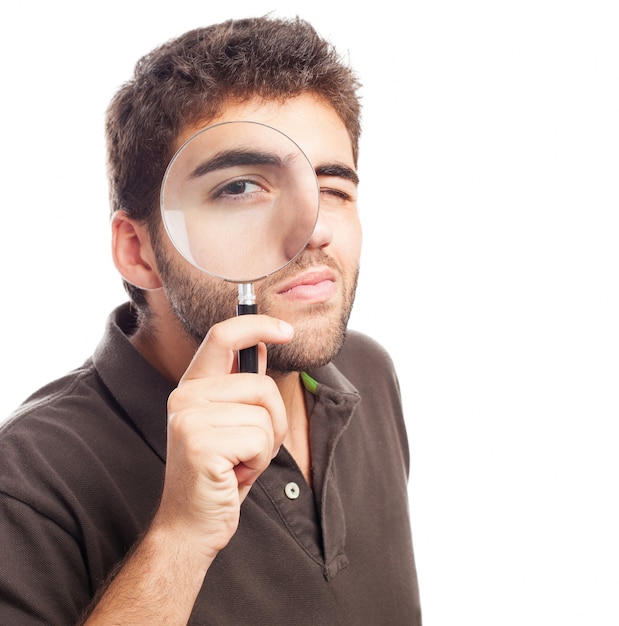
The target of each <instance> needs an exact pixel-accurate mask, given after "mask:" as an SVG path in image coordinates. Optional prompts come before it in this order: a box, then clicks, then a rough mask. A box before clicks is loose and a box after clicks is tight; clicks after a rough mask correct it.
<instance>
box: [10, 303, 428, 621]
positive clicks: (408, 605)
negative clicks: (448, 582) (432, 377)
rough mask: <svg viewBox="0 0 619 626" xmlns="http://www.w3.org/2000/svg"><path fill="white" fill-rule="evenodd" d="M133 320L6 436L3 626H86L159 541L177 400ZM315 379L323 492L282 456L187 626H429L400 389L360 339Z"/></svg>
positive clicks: (316, 449)
mask: <svg viewBox="0 0 619 626" xmlns="http://www.w3.org/2000/svg"><path fill="white" fill-rule="evenodd" d="M132 324H133V320H132V319H131V317H130V314H129V310H128V308H127V307H121V308H119V309H118V310H117V311H115V312H114V314H113V315H112V316H111V317H110V320H109V323H108V327H107V329H106V333H105V336H104V338H103V340H102V342H101V343H100V345H99V347H98V348H97V350H96V352H95V354H94V355H93V358H92V359H90V360H89V361H87V362H86V363H85V364H84V366H83V367H82V368H80V369H78V370H76V371H74V372H72V373H71V374H70V375H68V376H66V377H64V378H62V379H60V380H58V381H55V382H54V383H52V384H50V385H48V386H47V387H45V388H43V389H42V390H40V391H39V392H37V393H36V394H35V395H34V396H32V398H30V399H29V400H28V401H27V402H26V403H25V404H24V405H23V406H22V407H21V408H20V409H19V410H18V411H17V413H16V414H15V415H14V417H13V418H12V419H11V420H10V421H9V422H8V423H7V424H6V425H5V426H4V427H3V428H2V431H1V432H0V467H1V468H2V469H1V471H0V554H1V555H2V556H1V558H0V622H1V623H3V624H4V623H6V624H16V625H17V624H19V625H20V626H29V625H34V624H45V626H53V625H56V624H57V625H59V626H60V625H62V626H66V625H68V624H73V623H75V621H76V619H77V618H78V616H79V615H80V613H81V611H82V610H83V609H84V607H86V606H87V605H88V603H89V602H90V600H91V598H92V596H93V594H94V593H95V591H96V590H97V588H98V587H99V586H100V585H101V584H102V582H103V581H104V580H105V579H106V578H107V576H108V574H109V572H110V570H111V569H112V568H113V567H114V565H115V564H117V563H118V562H119V561H120V560H122V559H123V557H124V555H125V554H126V552H127V550H129V548H130V547H131V546H132V545H133V544H134V542H135V541H136V539H137V538H138V537H139V535H140V533H142V532H143V531H144V530H145V528H146V527H147V525H148V523H149V520H150V519H151V517H152V515H153V513H154V511H155V510H156V507H157V504H158V501H159V496H160V493H161V487H162V484H163V475H164V463H165V450H166V401H167V397H168V395H169V394H170V392H171V391H172V386H171V385H170V383H169V382H167V381H166V380H164V379H163V378H162V377H161V376H160V375H159V374H158V373H157V372H156V371H155V370H154V369H153V368H152V367H151V366H150V365H149V364H148V363H147V362H146V361H145V360H144V359H143V358H142V357H141V356H140V355H139V354H138V353H137V352H136V351H135V350H134V349H133V347H132V345H131V343H130V342H129V341H128V339H127V337H126V334H127V333H128V332H129V329H130V328H131V326H132ZM310 374H311V378H307V379H306V387H307V388H309V390H311V391H308V400H309V406H310V409H311V417H310V420H311V421H310V439H311V441H310V443H311V454H312V472H313V488H310V487H309V486H308V485H307V483H306V482H305V480H304V478H303V475H302V473H301V472H300V470H299V468H298V467H297V465H296V463H295V461H294V459H293V458H292V457H291V456H290V454H289V453H288V452H287V450H286V449H285V448H282V449H281V451H280V453H279V455H278V456H277V457H276V458H275V459H274V461H273V462H272V463H271V466H270V467H269V468H268V469H267V470H266V471H265V472H264V474H263V475H262V476H261V477H260V479H259V480H258V481H257V483H256V484H255V485H254V486H253V487H252V490H251V492H250V494H249V496H248V498H247V499H246V501H245V502H244V503H243V506H242V509H241V520H240V524H239V529H238V531H237V533H236V534H235V535H234V537H233V538H232V540H231V541H230V543H229V544H228V546H227V547H226V548H225V549H224V550H222V552H221V553H220V554H219V555H218V556H217V558H216V559H215V562H214V563H213V565H212V566H211V568H210V569H209V571H208V573H207V575H206V578H205V581H204V585H203V588H202V591H201V593H200V595H199V597H198V599H197V601H196V604H195V607H194V611H193V615H192V618H191V620H190V624H200V625H202V624H204V625H207V624H208V625H230V626H231V625H234V626H240V625H243V624H251V625H253V626H256V625H261V624H265V625H266V624H268V625H269V626H273V625H276V626H279V625H282V626H284V625H285V626H292V625H294V626H304V625H307V626H321V625H324V626H337V625H340V624H341V625H344V624H345V625H350V626H379V625H385V626H387V625H388V626H400V625H401V626H405V625H406V626H416V625H417V624H420V623H421V618H420V610H419V597H418V590H417V577H416V572H415V564H414V558H413V549H412V542H411V533H410V521H409V512H408V500H407V474H408V463H409V459H408V446H407V441H406V433H405V429H404V421H403V419H402V412H401V404H400V396H399V389H398V384H397V379H396V377H395V374H394V372H393V367H392V364H391V361H390V359H389V357H388V356H387V354H386V353H385V352H384V350H383V349H382V348H380V346H378V345H377V344H376V343H374V342H373V341H371V340H370V339H368V338H367V337H364V336H362V335H360V334H358V333H352V332H350V333H349V334H348V337H347V340H346V343H345V346H344V348H343V349H342V352H341V353H340V355H339V356H338V358H337V359H336V360H335V361H334V363H332V364H329V365H328V366H326V367H324V368H321V369H319V370H316V371H315V372H311V373H310Z"/></svg>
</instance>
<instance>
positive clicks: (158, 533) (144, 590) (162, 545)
mask: <svg viewBox="0 0 619 626" xmlns="http://www.w3.org/2000/svg"><path fill="white" fill-rule="evenodd" d="M213 559H214V555H213V557H205V556H204V553H203V552H202V551H200V550H195V549H194V546H193V544H192V542H191V541H189V540H188V539H187V538H186V537H183V536H182V534H179V533H178V532H175V531H173V529H171V528H168V529H166V528H160V527H151V529H150V530H149V531H148V532H147V534H146V535H145V536H144V538H143V539H142V541H140V543H139V544H137V545H136V547H135V548H134V549H133V550H132V551H131V552H130V554H129V556H128V557H127V559H126V560H125V561H124V563H123V565H122V567H121V568H120V569H119V570H118V572H117V573H116V574H115V575H114V576H112V577H111V578H110V581H109V583H108V584H107V585H106V586H105V587H104V588H103V590H102V591H101V592H100V593H98V594H97V596H96V598H95V600H94V601H93V603H92V606H91V609H90V611H89V612H88V614H87V616H86V618H85V620H84V621H82V622H81V623H82V624H83V625H84V626H97V625H106V626H111V625H119V626H120V625H121V624H122V625H123V626H129V625H131V626H139V625H140V624H145V625H148V626H152V624H170V625H175V624H179V625H180V624H182V625H185V624H187V622H188V620H189V617H190V615H191V611H192V609H193V606H194V603H195V600H196V597H197V595H198V592H199V591H200V588H201V586H202V583H203V581H204V576H205V575H206V571H207V570H208V567H209V566H210V564H211V563H212V561H213Z"/></svg>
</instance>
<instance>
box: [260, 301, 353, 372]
mask: <svg viewBox="0 0 619 626" xmlns="http://www.w3.org/2000/svg"><path fill="white" fill-rule="evenodd" d="M284 319H285V318H284ZM286 321H288V322H289V323H291V324H292V325H293V326H294V329H295V334H294V338H293V339H292V341H291V342H290V343H287V344H282V345H269V346H268V356H267V367H268V369H269V370H270V371H273V372H280V373H285V372H302V371H309V370H313V369H316V368H318V367H322V366H323V365H326V364H327V363H329V362H330V361H332V360H333V359H334V358H335V356H336V355H337V354H338V352H339V351H340V349H341V348H342V344H343V343H344V337H345V335H346V324H347V322H348V317H347V316H346V318H341V317H340V316H338V317H337V318H334V316H333V315H326V314H325V313H324V312H320V311H316V310H314V311H313V312H310V314H309V315H305V316H304V319H295V320H290V319H287V320H286Z"/></svg>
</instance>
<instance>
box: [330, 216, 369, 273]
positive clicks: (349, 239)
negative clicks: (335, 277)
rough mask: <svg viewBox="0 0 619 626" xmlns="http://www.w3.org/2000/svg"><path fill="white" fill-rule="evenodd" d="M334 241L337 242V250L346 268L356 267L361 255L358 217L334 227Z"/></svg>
mask: <svg viewBox="0 0 619 626" xmlns="http://www.w3.org/2000/svg"><path fill="white" fill-rule="evenodd" d="M335 232H336V233H337V234H336V235H335V237H334V239H335V240H336V241H337V242H338V244H337V245H338V250H339V254H340V256H341V258H342V260H343V261H344V262H345V263H346V265H347V266H350V265H355V266H356V265H357V263H358V262H359V257H360V255H361V241H362V229H361V222H360V221H359V216H358V215H356V216H355V217H354V218H353V217H351V218H350V219H348V220H346V221H345V222H343V223H340V224H339V225H338V226H337V227H336V231H335Z"/></svg>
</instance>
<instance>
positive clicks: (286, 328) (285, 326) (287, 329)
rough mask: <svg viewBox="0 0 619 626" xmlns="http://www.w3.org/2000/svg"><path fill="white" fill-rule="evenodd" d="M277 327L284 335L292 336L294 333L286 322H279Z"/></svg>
mask: <svg viewBox="0 0 619 626" xmlns="http://www.w3.org/2000/svg"><path fill="white" fill-rule="evenodd" d="M279 327H280V329H281V331H282V332H283V333H284V334H285V335H292V334H293V333H294V328H293V327H292V326H291V325H290V324H289V323H288V322H284V320H279Z"/></svg>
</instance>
